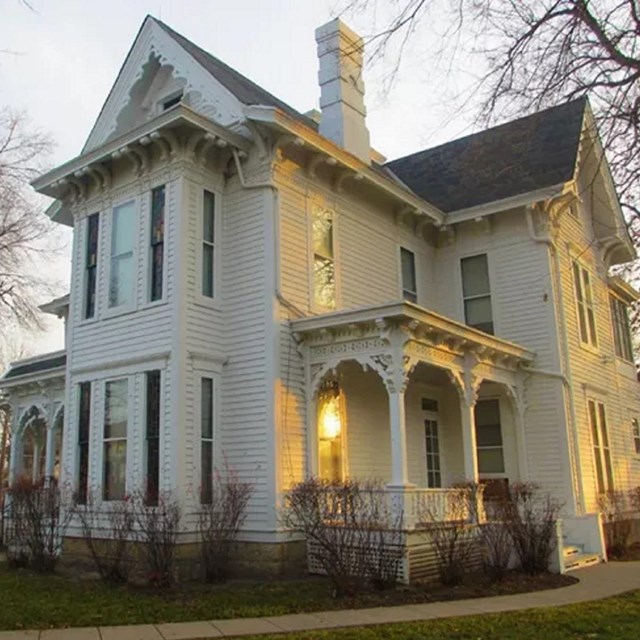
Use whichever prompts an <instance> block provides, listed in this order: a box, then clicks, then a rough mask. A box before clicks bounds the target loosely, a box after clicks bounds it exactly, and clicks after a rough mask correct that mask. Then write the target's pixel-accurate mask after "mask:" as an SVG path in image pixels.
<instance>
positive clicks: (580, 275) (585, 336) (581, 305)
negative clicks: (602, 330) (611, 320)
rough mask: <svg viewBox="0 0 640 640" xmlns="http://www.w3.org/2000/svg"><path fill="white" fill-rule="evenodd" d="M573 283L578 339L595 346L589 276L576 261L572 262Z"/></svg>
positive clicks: (593, 313) (594, 327) (596, 342)
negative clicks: (576, 309) (576, 308)
mask: <svg viewBox="0 0 640 640" xmlns="http://www.w3.org/2000/svg"><path fill="white" fill-rule="evenodd" d="M573 283H574V286H575V291H576V304H577V307H578V325H579V331H580V340H581V342H582V343H584V344H587V345H590V346H592V347H597V346H598V339H597V336H596V315H595V311H594V305H593V293H592V291H591V276H590V275H589V272H588V271H587V270H586V269H585V268H584V267H583V266H581V265H580V263H578V262H577V261H574V262H573Z"/></svg>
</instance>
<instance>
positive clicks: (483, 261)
mask: <svg viewBox="0 0 640 640" xmlns="http://www.w3.org/2000/svg"><path fill="white" fill-rule="evenodd" d="M460 266H461V268H462V297H463V300H464V317H465V322H466V323H467V324H468V325H469V326H470V327H474V328H476V329H480V330H481V331H484V332H485V333H493V313H492V311H491V288H490V286H489V265H488V262H487V254H486V253H483V254H481V255H479V256H472V257H470V258H463V259H462V260H461V261H460Z"/></svg>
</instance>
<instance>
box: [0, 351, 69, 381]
mask: <svg viewBox="0 0 640 640" xmlns="http://www.w3.org/2000/svg"><path fill="white" fill-rule="evenodd" d="M66 363H67V356H66V354H62V355H57V356H54V357H52V358H48V359H46V360H38V361H37V362H27V363H26V364H17V365H16V366H14V367H11V369H9V371H8V372H7V373H6V374H5V375H4V377H3V378H2V380H12V379H13V378H18V377H20V376H26V375H29V374H33V373H43V372H44V371H50V370H52V369H57V368H59V367H64V366H65V364H66Z"/></svg>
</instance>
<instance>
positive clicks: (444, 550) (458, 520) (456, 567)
mask: <svg viewBox="0 0 640 640" xmlns="http://www.w3.org/2000/svg"><path fill="white" fill-rule="evenodd" d="M474 505H477V493H476V491H475V488H474V487H472V486H471V485H463V486H459V487H457V488H456V490H455V491H452V493H451V495H450V497H449V499H448V504H447V512H446V514H443V513H442V511H441V510H440V509H437V508H435V507H433V506H432V505H431V504H430V503H428V502H427V503H426V504H425V505H423V506H422V507H421V509H420V511H421V513H420V519H421V521H422V522H425V523H427V526H426V529H425V536H426V537H427V539H428V540H429V541H430V542H431V544H432V546H433V549H434V551H435V554H436V561H437V563H438V575H439V577H440V582H441V583H442V584H443V585H445V586H455V585H458V584H460V583H461V582H462V581H463V580H464V576H465V573H466V571H467V569H468V566H469V563H470V560H471V557H472V556H473V553H474V551H475V550H476V549H477V538H476V527H475V526H474V525H473V524H472V521H473V518H474ZM476 513H477V511H476Z"/></svg>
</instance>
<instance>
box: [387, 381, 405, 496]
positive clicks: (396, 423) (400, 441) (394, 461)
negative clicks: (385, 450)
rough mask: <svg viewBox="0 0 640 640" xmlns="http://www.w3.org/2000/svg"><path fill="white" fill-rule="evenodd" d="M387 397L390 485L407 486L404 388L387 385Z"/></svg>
mask: <svg viewBox="0 0 640 640" xmlns="http://www.w3.org/2000/svg"><path fill="white" fill-rule="evenodd" d="M387 391H388V396H389V426H390V428H391V485H392V486H394V487H404V486H406V485H408V484H409V469H408V465H407V418H406V412H405V406H404V394H405V390H404V386H403V388H402V389H401V390H395V389H392V388H390V385H387Z"/></svg>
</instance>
